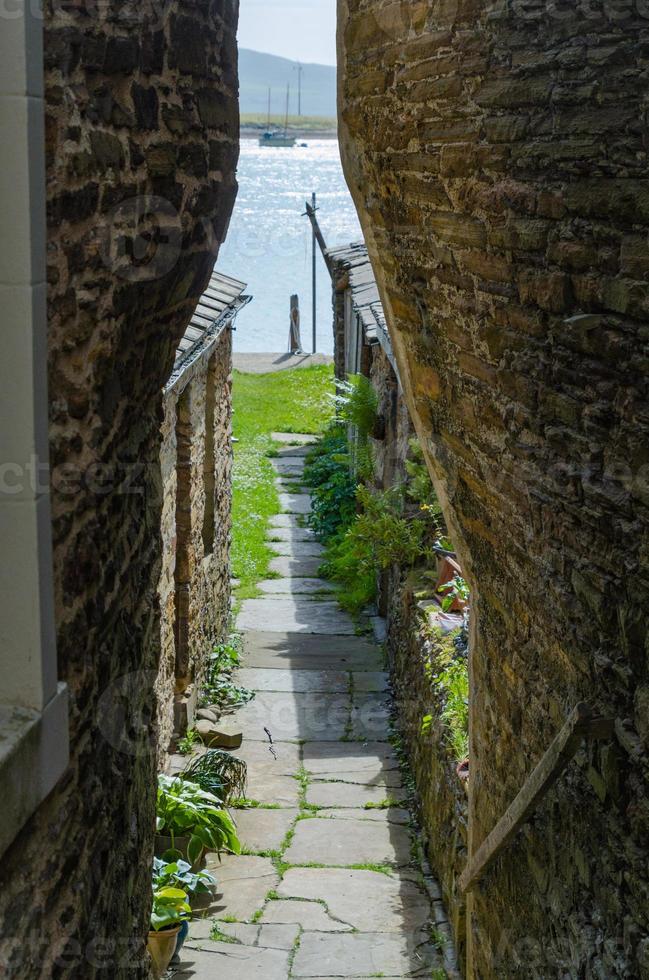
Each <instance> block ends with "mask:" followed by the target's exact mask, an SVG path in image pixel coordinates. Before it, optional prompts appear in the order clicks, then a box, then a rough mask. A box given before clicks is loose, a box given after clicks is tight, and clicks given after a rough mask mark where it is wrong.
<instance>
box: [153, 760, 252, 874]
mask: <svg viewBox="0 0 649 980" xmlns="http://www.w3.org/2000/svg"><path fill="white" fill-rule="evenodd" d="M156 828H157V831H158V833H159V834H161V835H164V836H166V837H169V838H171V846H172V848H175V839H176V838H177V837H185V838H188V844H187V858H188V860H189V861H190V862H191V863H192V864H195V863H196V862H197V861H198V860H200V858H201V855H202V854H203V852H204V851H206V850H207V851H217V852H220V851H231V852H232V853H233V854H239V853H240V852H241V844H240V842H239V838H238V837H237V832H236V828H235V826H234V822H233V820H232V817H231V816H230V814H229V813H228V812H227V810H224V809H223V806H222V804H221V801H220V800H219V799H218V798H217V797H216V796H214V795H213V794H212V793H208V792H206V791H205V790H203V789H201V788H200V786H198V785H197V784H196V783H191V782H188V781H186V780H184V779H179V778H173V777H171V776H164V775H160V776H158V801H157V814H156Z"/></svg>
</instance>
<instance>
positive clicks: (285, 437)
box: [270, 432, 320, 446]
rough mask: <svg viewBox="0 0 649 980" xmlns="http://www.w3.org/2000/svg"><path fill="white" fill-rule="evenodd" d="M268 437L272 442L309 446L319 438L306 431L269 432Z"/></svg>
mask: <svg viewBox="0 0 649 980" xmlns="http://www.w3.org/2000/svg"><path fill="white" fill-rule="evenodd" d="M270 437H271V439H272V440H273V442H282V443H287V444H289V445H298V446H311V445H313V443H315V442H317V441H318V439H319V438H320V437H319V436H314V435H310V434H308V433H306V432H271V434H270Z"/></svg>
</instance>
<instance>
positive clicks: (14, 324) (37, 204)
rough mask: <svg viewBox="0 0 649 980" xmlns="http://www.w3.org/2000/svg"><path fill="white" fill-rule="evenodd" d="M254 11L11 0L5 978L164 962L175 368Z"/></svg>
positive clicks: (218, 189) (224, 181) (218, 188)
mask: <svg viewBox="0 0 649 980" xmlns="http://www.w3.org/2000/svg"><path fill="white" fill-rule="evenodd" d="M237 12H238V4H237V2H236V0H219V2H217V3H212V4H195V3H194V2H192V0H171V2H170V3H165V4H158V3H155V2H152V0H143V2H141V3H138V4H130V3H123V2H121V0H119V2H118V0H107V2H104V3H101V4H94V3H90V2H88V3H86V2H84V0H81V2H79V3H70V4H67V3H58V2H54V0H46V3H45V4H44V17H42V16H41V15H40V12H37V11H36V7H35V6H34V5H33V4H28V3H17V4H14V5H12V9H11V10H10V11H9V10H6V11H4V12H3V17H2V28H1V30H0V118H1V120H2V151H1V153H2V163H3V166H2V175H3V179H2V184H1V189H0V195H1V198H0V201H1V204H2V211H3V215H4V221H3V223H2V228H1V229H0V236H1V237H2V247H0V291H1V292H2V299H3V304H2V309H3V339H4V343H5V356H4V357H3V359H2V365H1V366H0V374H1V375H2V378H1V381H2V383H1V384H0V410H1V415H2V420H3V424H2V436H1V454H0V455H1V461H2V486H1V487H0V537H1V540H2V546H3V562H2V571H1V572H0V575H1V576H2V599H1V602H2V616H1V617H0V622H1V625H0V657H1V658H2V666H3V671H2V673H3V678H4V680H3V684H2V691H1V692H0V700H1V701H2V704H1V706H0V715H1V718H2V726H1V731H2V734H1V736H0V785H1V788H2V795H3V804H4V806H3V813H4V816H3V820H2V830H1V832H0V842H1V847H2V871H1V872H0V879H1V883H2V888H1V889H0V972H1V973H2V975H3V977H6V978H8V980H36V978H41V980H44V978H48V980H50V978H51V980H61V978H72V977H74V978H83V980H90V978H92V977H95V976H100V975H101V976H104V975H106V971H107V970H108V972H109V973H110V974H111V976H113V977H116V978H122V977H128V978H129V980H131V978H135V980H139V978H145V977H146V976H147V974H148V965H147V962H146V960H145V957H144V955H143V954H144V937H145V936H146V932H147V929H148V917H149V911H150V901H151V898H150V859H151V855H152V850H153V833H154V823H153V819H152V815H153V813H154V800H155V791H156V778H155V777H156V756H157V752H156V747H157V725H156V721H157V719H156V708H155V704H156V699H155V685H156V679H157V676H158V668H159V664H160V660H161V656H162V616H161V610H160V603H159V601H158V588H159V583H160V578H161V574H162V562H163V535H162V533H161V528H162V507H163V493H162V474H161V463H160V461H161V448H162V442H163V434H162V429H161V423H162V421H163V410H164V409H163V386H164V385H165V384H166V383H167V381H168V379H169V378H170V376H171V373H172V370H173V365H174V360H175V356H176V351H177V349H178V346H179V344H180V342H181V339H182V337H183V335H184V333H185V330H186V328H187V325H188V323H189V321H190V319H191V317H192V315H193V313H194V310H195V308H196V306H197V303H198V301H199V299H200V297H201V295H202V294H203V292H204V290H205V288H206V286H207V283H208V280H209V278H210V275H211V274H212V270H213V268H214V263H215V260H216V256H217V253H218V249H219V245H220V243H221V242H222V241H223V239H224V236H225V233H226V229H227V227H228V222H229V218H230V214H231V210H232V206H233V202H234V199H235V195H236V179H235V170H236V164H237V158H238V108H237V51H236V37H235V35H236V27H237ZM222 339H223V342H224V343H227V342H228V339H227V336H224V337H223V338H222ZM219 384H221V380H220V379H219V377H218V371H217V378H216V381H215V389H216V387H217V386H218V385H219ZM48 385H49V391H48ZM222 390H223V388H221V391H222ZM215 540H216V538H215Z"/></svg>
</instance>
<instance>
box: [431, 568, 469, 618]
mask: <svg viewBox="0 0 649 980" xmlns="http://www.w3.org/2000/svg"><path fill="white" fill-rule="evenodd" d="M437 591H438V592H439V593H440V594H441V593H445V595H444V598H443V599H442V609H443V610H444V612H448V611H449V609H451V608H452V606H453V603H454V602H455V600H456V599H459V600H460V601H461V602H468V601H469V599H470V597H471V593H470V591H469V586H468V585H467V583H466V581H465V579H463V578H462V576H461V575H456V576H455V577H454V578H453V579H452V580H451V581H450V582H446V583H445V584H444V585H440V587H439V589H438V590H437Z"/></svg>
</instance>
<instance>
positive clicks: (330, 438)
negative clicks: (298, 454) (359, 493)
mask: <svg viewBox="0 0 649 980" xmlns="http://www.w3.org/2000/svg"><path fill="white" fill-rule="evenodd" d="M304 479H305V482H306V483H307V485H308V486H310V487H311V488H312V496H311V500H312V503H311V514H310V515H309V518H308V523H309V526H310V527H311V528H313V530H314V531H315V533H316V534H317V536H318V537H319V538H320V539H321V540H322V541H329V540H330V539H331V538H333V537H335V536H336V535H338V534H339V533H340V531H341V530H343V529H345V528H347V527H349V525H350V524H351V522H352V521H353V519H354V515H355V514H356V480H355V478H354V477H353V475H352V472H351V468H350V464H349V454H348V451H347V438H346V434H345V432H344V430H343V429H341V428H340V427H339V426H336V427H334V428H332V429H329V431H328V432H327V433H326V434H325V436H324V438H323V439H322V440H321V441H320V442H319V443H318V445H317V446H316V447H315V449H314V450H312V452H311V453H309V455H308V457H307V461H306V466H305V469H304Z"/></svg>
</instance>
